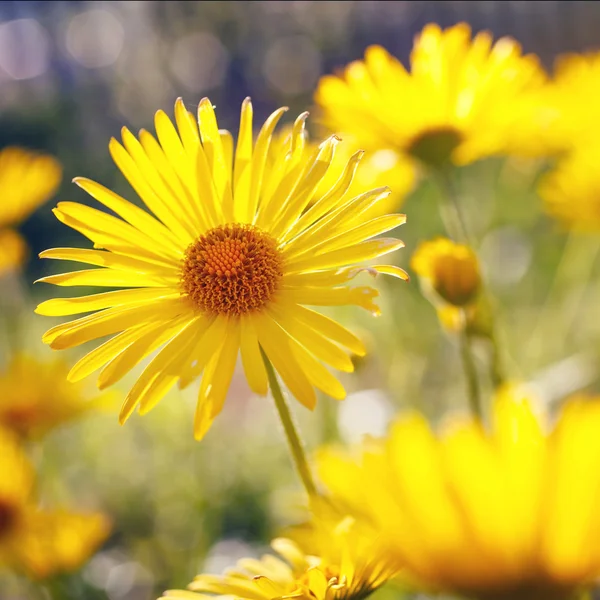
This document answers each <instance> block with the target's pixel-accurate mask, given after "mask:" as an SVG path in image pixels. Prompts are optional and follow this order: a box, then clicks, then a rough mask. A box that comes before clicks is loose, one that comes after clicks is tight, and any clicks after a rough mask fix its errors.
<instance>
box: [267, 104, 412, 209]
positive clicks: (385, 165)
mask: <svg viewBox="0 0 600 600" xmlns="http://www.w3.org/2000/svg"><path fill="white" fill-rule="evenodd" d="M304 115H305V116H308V113H304ZM291 135H292V128H291V127H282V128H281V132H280V133H279V134H278V135H275V136H274V137H273V143H272V144H271V148H270V149H269V158H270V161H271V164H272V163H273V162H274V161H275V159H276V158H277V156H279V155H280V153H281V152H285V151H286V148H287V144H288V143H289V140H288V138H289V136H291ZM317 149H318V144H317V143H314V142H310V140H308V139H307V143H306V146H305V150H304V152H305V153H306V154H307V156H310V155H311V154H313V153H314V152H315V151H317ZM358 151H360V149H359V148H358V147H356V146H355V145H354V146H353V145H352V144H349V143H348V144H347V143H345V140H344V143H343V144H340V145H339V146H338V147H337V148H336V152H335V155H334V157H333V160H332V162H331V166H330V168H329V169H328V170H327V172H326V173H325V175H324V176H323V178H322V179H321V181H320V183H319V184H318V185H317V189H316V191H315V198H320V197H322V196H324V195H325V194H326V193H327V192H328V190H330V189H331V187H332V186H333V185H334V184H335V182H336V181H337V180H338V179H339V178H340V176H341V175H342V173H343V172H344V169H345V167H346V165H347V164H348V161H349V160H350V159H351V158H352V156H353V155H354V154H355V153H356V152H358ZM360 156H361V157H362V158H361V162H360V169H357V171H356V172H355V174H354V179H353V180H352V184H351V185H350V188H349V190H348V192H347V193H348V194H349V195H350V196H358V195H359V194H363V193H364V192H367V191H369V190H372V189H374V188H380V187H384V186H385V187H389V188H390V190H391V194H390V195H389V197H388V198H387V200H383V201H381V202H379V203H377V205H375V206H374V207H373V208H372V209H371V210H369V211H367V212H366V216H373V217H376V216H379V215H383V214H386V213H389V212H393V211H395V210H398V208H400V206H401V205H402V203H403V202H404V199H405V198H406V196H407V195H408V194H410V192H412V190H413V189H414V187H415V183H416V179H417V172H416V169H415V165H414V161H413V160H410V159H407V158H406V157H405V156H403V155H401V154H399V153H398V152H395V151H394V150H389V149H388V150H385V149H383V150H376V151H374V152H368V153H367V154H365V153H364V152H361V154H360ZM275 173H276V172H275Z"/></svg>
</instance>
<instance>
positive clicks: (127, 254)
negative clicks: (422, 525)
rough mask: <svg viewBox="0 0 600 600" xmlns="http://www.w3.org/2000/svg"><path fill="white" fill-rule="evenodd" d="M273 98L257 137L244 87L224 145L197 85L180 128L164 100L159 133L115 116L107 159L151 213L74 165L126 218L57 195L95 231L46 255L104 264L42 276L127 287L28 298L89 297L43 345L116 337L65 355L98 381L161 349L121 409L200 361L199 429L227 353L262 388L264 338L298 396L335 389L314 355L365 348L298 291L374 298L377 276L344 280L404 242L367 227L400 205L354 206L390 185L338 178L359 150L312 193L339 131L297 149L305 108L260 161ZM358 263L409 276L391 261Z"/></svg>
mask: <svg viewBox="0 0 600 600" xmlns="http://www.w3.org/2000/svg"><path fill="white" fill-rule="evenodd" d="M284 112H285V110H284V109H280V110H278V111H276V112H275V113H273V114H272V115H271V116H270V117H269V118H268V119H267V121H266V123H265V124H264V125H263V127H262V129H261V130H260V132H259V134H258V137H257V139H256V142H255V143H253V139H252V105H251V103H250V101H249V99H247V100H245V101H244V103H243V105H242V114H241V123H240V133H239V136H238V141H237V145H236V147H235V150H234V145H233V141H232V137H231V135H230V134H229V133H228V132H226V131H222V130H219V129H218V126H217V120H216V116H215V113H214V110H213V106H212V104H211V103H210V101H209V100H208V99H206V98H205V99H204V100H202V101H201V102H200V105H199V108H198V122H197V123H196V120H195V119H194V118H193V117H192V115H191V114H190V113H188V111H187V109H186V108H185V106H184V104H183V102H182V101H181V100H178V101H177V103H176V105H175V119H176V123H177V128H175V127H174V125H173V124H172V122H171V121H170V119H169V118H168V117H167V115H166V114H165V113H164V112H162V111H159V112H158V113H157V114H156V131H157V135H158V141H157V140H156V139H155V138H154V137H153V136H152V135H151V134H150V133H148V132H147V131H141V132H140V136H139V140H138V139H137V138H136V137H135V136H134V135H133V134H131V133H130V132H129V131H128V130H127V129H123V131H122V137H123V144H124V145H121V144H120V143H119V142H118V141H117V140H115V139H113V140H112V141H111V142H110V151H111V154H112V157H113V159H114V160H115V162H116V164H117V166H118V167H119V168H120V169H121V171H122V173H123V174H124V175H125V177H126V178H127V180H128V181H129V182H130V183H131V185H132V187H133V188H134V189H135V190H136V191H137V193H138V194H139V195H140V197H141V198H142V200H143V202H144V203H145V204H146V206H147V208H148V209H149V211H150V212H152V213H154V215H155V216H153V215H152V214H150V212H148V211H145V210H142V209H140V208H138V207H137V206H135V205H134V204H131V203H130V202H128V201H126V200H124V199H123V198H121V197H120V196H118V195H117V194H115V193H114V192H112V191H110V190H108V189H106V188H104V187H103V186H101V185H100V184H98V183H95V182H93V181H90V180H88V179H82V178H78V179H76V183H77V184H78V185H79V186H80V187H82V188H83V189H85V190H86V191H87V192H88V193H89V194H90V195H91V196H93V197H94V198H95V199H96V200H98V201H99V202H100V203H101V204H103V205H105V206H106V207H108V208H110V209H111V210H113V211H114V212H116V213H117V215H119V216H120V217H121V218H118V217H113V216H111V215H108V214H107V213H105V212H102V211H99V210H96V209H93V208H90V207H87V206H84V205H81V204H76V203H72V202H61V203H59V204H58V207H57V208H56V210H55V214H56V216H57V217H58V218H59V219H60V220H61V221H63V222H64V223H66V224H67V225H69V226H71V227H73V228H74V229H76V230H78V231H80V232H81V233H83V234H84V235H86V236H87V237H88V238H89V239H91V240H92V242H93V243H94V246H95V249H93V250H92V249H79V248H58V249H54V250H48V251H46V252H43V253H42V254H41V256H42V257H44V258H54V259H59V260H74V261H78V262H84V263H88V264H91V265H96V266H100V267H102V268H100V269H85V270H82V271H75V272H67V273H63V274H60V275H52V276H50V277H45V278H44V279H43V281H46V282H48V283H54V284H56V285H64V286H77V285H95V286H104V287H113V288H114V287H119V288H125V289H121V290H117V291H109V292H106V293H101V294H96V295H92V296H83V297H78V298H67V299H56V300H50V301H47V302H44V303H42V304H41V305H40V306H38V308H37V312H38V313H40V314H45V315H50V316H63V315H73V314H78V313H85V312H90V311H96V312H94V313H93V314H91V315H88V316H85V317H82V318H79V319H76V320H74V321H70V322H68V323H65V324H63V325H58V326H57V327H53V328H52V329H50V330H49V331H48V332H47V333H46V334H45V335H44V337H43V339H44V341H45V342H46V343H48V344H50V346H51V347H53V348H56V349H63V348H70V347H73V346H77V345H80V344H83V343H85V342H88V341H90V340H94V339H98V338H101V337H104V336H110V335H112V336H113V337H112V338H110V339H109V340H108V341H106V342H104V343H103V344H101V345H99V346H98V347H97V348H96V349H95V350H92V351H91V352H90V353H89V354H87V355H86V356H85V357H84V358H83V359H81V360H80V361H79V362H78V363H77V364H76V365H75V366H74V367H73V369H72V370H71V372H70V374H69V378H70V380H72V381H77V380H79V379H81V378H83V377H85V376H87V375H89V374H90V373H92V372H93V371H95V370H97V369H100V368H101V369H102V371H101V373H100V375H99V379H98V383H99V386H100V387H101V388H105V387H107V386H109V385H112V384H114V383H115V382H117V381H119V380H120V379H121V378H122V377H123V376H124V375H125V374H126V373H127V372H128V371H130V370H131V369H132V368H133V367H134V366H135V365H137V364H138V363H139V362H141V361H142V360H143V359H144V358H145V357H147V356H148V355H150V354H152V353H154V352H156V351H157V350H158V353H157V354H156V356H155V357H154V358H153V359H152V361H151V362H150V363H149V364H148V366H147V367H146V368H145V370H144V371H143V373H142V374H141V376H140V377H139V379H138V380H137V382H136V383H135V384H134V386H133V387H132V388H131V390H130V392H129V394H128V395H127V398H126V399H125V403H124V405H123V408H122V410H121V415H120V418H121V421H125V420H126V419H127V418H128V417H129V416H130V415H131V413H132V412H133V411H134V409H135V408H136V407H137V406H139V408H140V412H142V413H146V412H147V411H149V410H150V409H151V408H152V407H153V406H154V405H155V404H156V403H157V402H158V401H159V400H160V399H161V398H162V397H163V396H164V395H165V394H166V393H167V391H168V390H169V389H170V388H171V387H173V385H174V384H175V383H178V384H179V387H180V388H185V387H186V386H188V385H189V384H190V382H192V381H193V380H194V379H195V378H197V377H198V376H199V375H201V374H202V381H201V384H200V390H199V396H198V405H197V411H196V419H195V426H194V432H195V435H196V437H197V438H201V437H202V436H203V435H204V434H205V433H206V431H207V430H208V428H209V426H210V424H211V423H212V421H213V419H214V418H215V417H216V416H217V415H218V414H219V412H220V411H221V408H222V406H223V403H224V400H225V397H226V394H227V390H228V387H229V383H230V381H231V378H232V376H233V372H234V368H235V364H236V360H237V357H238V355H240V354H241V359H242V365H243V368H244V372H245V374H246V378H247V380H248V383H249V385H250V387H251V389H252V390H253V391H254V392H256V393H257V394H266V393H267V388H268V381H267V373H266V369H265V366H264V363H263V360H262V356H261V350H262V352H264V353H265V354H266V356H268V358H269V360H270V361H271V363H272V364H273V365H274V367H275V369H276V370H277V371H278V373H279V375H280V376H281V378H282V379H283V381H284V383H285V384H286V386H287V387H288V389H289V390H290V392H291V393H292V394H293V395H294V396H295V397H296V398H297V399H298V400H299V401H300V402H301V403H302V404H304V405H305V406H307V407H309V408H312V407H313V406H314V405H315V402H316V396H315V390H314V388H315V387H317V388H319V389H321V390H322V391H324V392H325V393H327V394H329V395H330V396H332V397H334V398H340V399H341V398H343V397H344V394H345V392H344V389H343V387H342V385H341V383H340V382H339V381H338V380H337V379H336V378H335V377H334V376H333V375H332V374H331V373H330V372H329V370H328V369H327V368H326V367H325V366H323V363H325V364H327V365H329V366H331V367H334V368H336V369H339V370H342V371H352V369H353V366H352V361H351V359H350V357H349V356H348V353H347V351H348V350H349V351H350V352H353V353H355V354H359V355H362V354H364V352H365V350H364V346H363V344H362V343H361V341H360V340H359V339H358V338H357V337H356V336H355V335H353V334H352V333H350V332H349V331H348V330H346V329H345V328H343V327H342V326H341V325H339V324H338V323H337V322H335V321H333V320H332V319H330V318H328V317H325V316H323V315H321V314H319V313H318V312H316V311H314V310H312V309H309V308H306V306H305V305H313V306H338V305H357V306H361V307H363V308H366V309H367V310H369V311H371V312H374V313H377V312H378V308H377V306H376V305H375V303H374V301H373V299H374V298H375V296H377V291H376V290H375V289H373V288H371V287H369V286H358V287H351V286H350V285H348V284H349V282H350V281H351V280H352V279H353V278H354V277H355V276H356V275H358V274H359V273H360V272H361V271H363V270H367V269H363V268H360V267H358V266H357V263H360V262H362V261H367V260H371V259H373V258H376V257H378V256H382V255H384V254H387V253H389V252H392V251H394V250H396V249H398V248H400V247H402V246H403V244H402V242H401V241H400V240H398V239H397V238H393V237H378V238H376V239H372V238H373V237H374V236H377V235H379V234H381V233H384V232H386V231H389V230H391V229H394V228H395V227H397V226H398V225H401V224H402V223H403V222H404V220H405V217H404V215H399V214H394V215H385V216H380V217H377V218H371V219H365V218H364V215H365V213H366V211H368V210H369V209H371V208H372V207H373V206H374V205H376V204H377V203H379V202H381V201H384V200H385V199H386V197H387V196H388V192H387V190H385V189H383V188H379V189H375V190H371V191H367V192H364V193H363V194H360V195H359V196H353V195H352V194H350V193H349V192H348V190H349V188H350V186H351V183H352V180H353V175H354V172H355V171H356V169H357V167H358V163H359V161H360V158H361V154H360V153H357V154H355V155H354V156H352V158H351V159H350V160H349V161H348V163H347V165H346V167H345V169H344V171H343V173H342V174H341V176H340V177H339V179H338V180H337V181H336V182H335V183H334V184H333V185H332V187H331V188H330V189H329V190H328V191H327V192H326V193H319V194H318V195H317V193H316V190H317V187H318V186H319V184H320V182H321V181H322V179H323V177H324V176H325V174H326V173H327V171H328V169H329V167H330V164H331V162H332V160H333V156H334V152H335V148H336V146H337V144H338V142H339V140H338V138H337V137H335V136H332V137H330V138H328V139H327V140H325V141H324V142H323V143H322V144H321V145H320V146H318V148H316V149H315V151H314V152H312V153H306V152H305V151H304V149H305V143H306V139H305V136H304V133H303V130H304V121H305V119H306V115H301V116H300V117H299V118H298V119H297V120H296V122H295V124H294V126H293V130H292V135H291V136H289V138H288V139H287V142H286V143H285V145H284V146H283V147H282V149H281V151H280V152H279V153H278V155H277V157H276V158H275V160H274V161H271V162H269V161H268V157H269V146H270V143H271V139H272V135H273V131H274V129H275V126H276V124H277V122H278V121H279V119H280V118H281V116H282V115H283V113H284ZM368 271H369V272H370V273H373V274H376V273H387V274H391V275H395V276H397V277H400V278H403V279H405V278H406V277H407V276H406V274H405V273H404V271H402V270H401V269H399V268H397V267H393V266H388V265H386V266H370V267H369V268H368ZM114 334H117V335H114ZM344 348H345V349H346V350H344Z"/></svg>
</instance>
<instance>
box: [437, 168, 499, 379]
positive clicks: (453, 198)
mask: <svg viewBox="0 0 600 600" xmlns="http://www.w3.org/2000/svg"><path fill="white" fill-rule="evenodd" d="M435 179H436V181H437V183H438V185H439V187H440V189H441V192H442V193H441V196H440V202H441V203H440V214H441V215H442V219H443V221H444V226H445V228H446V233H447V234H448V235H449V236H450V237H452V238H454V239H455V240H458V241H459V242H461V243H463V244H467V245H469V246H470V247H471V249H472V250H473V251H475V246H474V243H473V241H472V238H471V236H470V234H469V231H468V229H467V226H466V224H465V220H464V218H463V214H462V211H461V208H460V202H459V200H458V192H457V190H456V187H455V185H454V181H453V179H452V176H451V174H450V172H449V171H448V170H446V169H439V170H438V171H436V173H435ZM481 300H482V303H483V306H484V307H485V311H486V313H487V315H486V316H487V321H488V331H487V338H488V341H489V343H490V346H491V350H490V357H489V363H490V364H489V375H490V379H491V381H492V385H493V386H494V387H498V386H499V385H501V384H502V383H503V382H504V381H505V379H506V378H505V375H504V369H503V367H502V352H501V348H500V345H499V343H498V333H497V327H496V319H495V315H494V310H493V303H492V300H491V298H490V294H489V292H488V290H487V288H486V286H485V282H483V281H482V283H481ZM467 377H469V376H468V374H467Z"/></svg>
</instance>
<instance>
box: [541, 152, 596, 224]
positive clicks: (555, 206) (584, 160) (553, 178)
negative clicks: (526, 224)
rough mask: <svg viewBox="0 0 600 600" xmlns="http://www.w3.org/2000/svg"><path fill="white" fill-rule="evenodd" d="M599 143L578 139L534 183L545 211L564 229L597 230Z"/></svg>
mask: <svg viewBox="0 0 600 600" xmlns="http://www.w3.org/2000/svg"><path fill="white" fill-rule="evenodd" d="M599 160H600V144H599V143H598V141H595V142H589V143H582V144H581V145H580V146H579V147H577V148H576V149H575V150H573V151H572V152H571V153H570V154H568V155H567V156H565V157H564V158H562V159H560V160H559V161H558V163H557V164H556V166H555V167H554V168H553V169H552V170H551V171H549V172H548V173H546V174H545V175H544V176H543V177H542V179H541V181H540V183H539V186H538V192H539V194H540V196H541V198H542V200H543V201H544V206H545V209H546V211H547V212H548V213H549V214H550V215H552V216H553V217H555V218H556V219H558V220H559V221H560V222H561V224H562V225H563V226H564V227H565V228H566V229H572V230H576V231H590V232H598V231H600V171H599V169H598V161H599Z"/></svg>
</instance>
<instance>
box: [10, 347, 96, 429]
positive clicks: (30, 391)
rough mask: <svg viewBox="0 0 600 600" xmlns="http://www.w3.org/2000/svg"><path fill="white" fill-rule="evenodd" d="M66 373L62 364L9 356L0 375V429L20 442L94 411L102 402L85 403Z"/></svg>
mask: <svg viewBox="0 0 600 600" xmlns="http://www.w3.org/2000/svg"><path fill="white" fill-rule="evenodd" d="M68 372H69V368H68V366H67V365H66V364H65V363H64V362H63V361H51V362H50V361H42V360H38V359H36V358H34V357H32V356H28V355H26V354H15V355H13V356H12V359H11V362H10V364H9V365H8V368H7V370H6V371H5V372H4V373H0V426H2V427H5V428H6V429H8V430H11V431H13V432H14V433H16V434H17V435H19V436H20V437H23V438H29V439H31V438H39V437H40V436H42V435H44V434H45V433H46V432H48V431H49V430H50V429H53V428H54V427H58V426H60V425H62V424H63V423H66V422H68V421H71V420H73V419H76V418H77V417H79V416H80V415H82V414H83V413H84V412H86V411H87V410H90V409H91V408H94V407H98V406H99V405H100V402H101V401H102V400H103V398H102V397H101V398H98V399H97V400H86V399H85V393H84V390H83V386H82V384H81V383H69V382H68V381H67V379H66V376H67V373H68Z"/></svg>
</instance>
